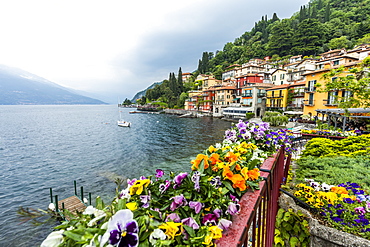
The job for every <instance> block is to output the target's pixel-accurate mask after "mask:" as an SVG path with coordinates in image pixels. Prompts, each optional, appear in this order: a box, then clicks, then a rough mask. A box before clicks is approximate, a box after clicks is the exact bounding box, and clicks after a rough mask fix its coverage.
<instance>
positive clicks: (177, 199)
mask: <svg viewBox="0 0 370 247" xmlns="http://www.w3.org/2000/svg"><path fill="white" fill-rule="evenodd" d="M170 200H173V201H172V203H171V206H170V209H171V211H174V210H175V209H176V208H178V207H182V206H185V205H187V204H188V202H187V201H186V199H185V197H184V195H183V194H181V195H178V196H174V197H172V198H171V199H170Z"/></svg>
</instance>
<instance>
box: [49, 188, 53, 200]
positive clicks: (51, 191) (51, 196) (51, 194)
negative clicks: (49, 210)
mask: <svg viewBox="0 0 370 247" xmlns="http://www.w3.org/2000/svg"><path fill="white" fill-rule="evenodd" d="M50 203H53V189H52V188H50Z"/></svg>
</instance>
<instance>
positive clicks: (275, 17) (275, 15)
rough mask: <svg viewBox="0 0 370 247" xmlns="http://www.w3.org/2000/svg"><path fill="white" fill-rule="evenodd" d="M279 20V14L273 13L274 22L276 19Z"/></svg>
mask: <svg viewBox="0 0 370 247" xmlns="http://www.w3.org/2000/svg"><path fill="white" fill-rule="evenodd" d="M278 20H279V17H278V16H277V14H276V13H274V14H273V15H272V22H275V21H278Z"/></svg>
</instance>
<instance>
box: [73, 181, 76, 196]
mask: <svg viewBox="0 0 370 247" xmlns="http://www.w3.org/2000/svg"><path fill="white" fill-rule="evenodd" d="M73 182H74V185H75V196H77V182H76V180H75V181H73Z"/></svg>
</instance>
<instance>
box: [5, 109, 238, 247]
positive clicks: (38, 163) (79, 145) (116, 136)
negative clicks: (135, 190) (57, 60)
mask: <svg viewBox="0 0 370 247" xmlns="http://www.w3.org/2000/svg"><path fill="white" fill-rule="evenodd" d="M120 110H121V114H122V118H123V119H124V120H127V121H130V122H131V123H132V125H131V127H130V128H127V127H118V126H117V124H116V123H117V122H116V121H117V120H118V119H119V110H118V107H117V106H116V105H98V106H85V105H81V106H80V105H78V106H55V105H53V106H0V130H1V134H0V165H1V173H0V188H1V189H0V246H1V247H3V246H4V247H5V246H27V247H28V246H39V244H40V243H41V242H42V240H43V239H44V238H46V236H47V235H48V234H49V233H50V231H51V230H52V227H53V226H54V225H52V224H48V225H42V226H34V225H32V224H30V223H29V222H27V223H23V224H20V218H19V217H18V215H17V209H18V208H19V207H20V206H23V207H29V208H35V209H37V208H40V209H47V207H48V205H49V202H50V196H49V188H53V192H54V195H55V194H57V195H58V196H59V198H60V199H64V198H67V197H69V196H72V195H73V194H74V185H73V181H74V180H76V181H77V187H78V190H79V188H80V186H83V187H84V192H86V193H85V194H86V195H85V197H86V198H88V195H87V193H88V192H91V193H92V198H93V204H94V198H95V197H96V196H98V195H99V196H101V197H102V198H103V200H104V201H105V202H107V203H109V202H110V199H111V198H113V196H114V193H115V188H116V185H115V183H114V182H113V181H114V179H115V178H116V177H123V178H138V177H140V176H141V175H144V176H148V175H152V174H155V170H156V169H158V168H161V169H163V170H165V171H174V172H180V171H190V160H191V159H193V158H195V156H196V155H197V154H198V153H199V152H202V151H203V150H204V149H206V148H208V147H209V145H212V144H215V143H217V142H221V141H222V139H223V135H224V132H225V130H226V129H228V128H230V127H231V123H230V122H226V121H223V120H219V119H214V118H206V117H205V118H178V117H177V116H173V115H166V114H159V115H158V114H129V111H130V110H133V109H132V108H131V109H129V108H120Z"/></svg>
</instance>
